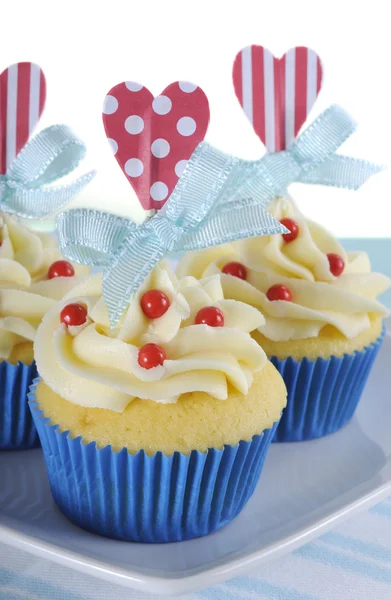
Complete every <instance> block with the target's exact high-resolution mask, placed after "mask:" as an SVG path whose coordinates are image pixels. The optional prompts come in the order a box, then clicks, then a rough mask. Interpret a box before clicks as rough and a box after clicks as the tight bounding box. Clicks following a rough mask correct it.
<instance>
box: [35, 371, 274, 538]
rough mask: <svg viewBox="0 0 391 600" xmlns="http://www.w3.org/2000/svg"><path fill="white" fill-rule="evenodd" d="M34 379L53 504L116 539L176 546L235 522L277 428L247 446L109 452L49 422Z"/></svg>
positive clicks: (78, 522)
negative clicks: (185, 451)
mask: <svg viewBox="0 0 391 600" xmlns="http://www.w3.org/2000/svg"><path fill="white" fill-rule="evenodd" d="M38 382H39V380H36V381H35V382H34V384H33V385H32V387H31V392H30V394H29V399H30V408H31V412H32V415H33V418H34V421H35V424H36V427H37V429H38V433H39V436H40V438H41V444H42V449H43V452H44V456H45V461H46V467H47V471H48V475H49V481H50V486H51V490H52V494H53V497H54V500H55V502H56V504H57V506H58V507H59V509H60V510H61V511H62V512H63V513H64V514H65V515H66V516H67V517H68V518H69V519H70V521H72V522H73V523H74V524H76V525H78V526H80V527H82V528H84V529H87V530H89V531H92V532H94V533H99V534H101V535H104V536H107V537H111V538H116V539H120V540H127V541H134V542H147V543H163V542H179V541H183V540H189V539H192V538H196V537H200V536H203V535H207V534H209V533H211V532H213V531H215V530H217V529H219V528H220V527H223V526H224V525H226V524H227V523H229V522H230V521H232V519H234V518H235V517H236V516H237V515H238V514H239V513H240V511H241V510H242V509H243V507H244V506H245V504H246V503H247V502H248V500H249V499H250V497H251V495H252V494H253V492H254V490H255V487H256V485H257V483H258V479H259V476H260V474H261V471H262V467H263V464H264V461H265V458H266V454H267V451H268V448H269V446H270V443H271V440H272V438H273V436H274V433H275V429H276V426H277V423H276V424H275V425H274V426H273V427H272V428H271V429H268V430H265V431H264V432H263V433H262V434H260V435H255V436H254V437H253V438H252V440H251V441H250V442H245V441H241V442H239V444H238V445H237V446H224V448H223V449H222V450H216V449H210V450H208V451H207V452H206V453H201V452H198V451H193V452H192V453H191V454H190V455H189V456H186V455H184V454H181V453H180V452H175V453H174V454H173V455H172V456H166V455H164V454H163V453H161V452H158V453H156V454H155V455H154V456H148V455H147V454H145V452H144V451H140V452H138V453H137V454H135V455H131V454H130V453H129V452H128V451H127V450H126V449H125V448H124V449H122V450H120V451H119V452H114V451H113V450H112V448H111V446H106V447H105V448H101V449H99V448H97V446H96V444H95V442H93V443H89V444H83V443H82V439H81V437H78V438H74V439H72V438H71V437H70V435H69V432H61V431H60V430H59V427H58V426H57V425H52V424H51V423H50V420H49V419H48V418H45V417H44V415H43V412H42V411H41V410H40V409H39V406H38V403H37V402H36V399H35V389H36V386H37V384H38Z"/></svg>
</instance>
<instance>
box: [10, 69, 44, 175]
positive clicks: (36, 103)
mask: <svg viewBox="0 0 391 600" xmlns="http://www.w3.org/2000/svg"><path fill="white" fill-rule="evenodd" d="M45 99H46V82H45V76H44V74H43V73H42V71H41V69H40V68H39V66H38V65H35V64H34V63H30V62H21V63H17V64H14V65H11V66H10V67H8V69H5V71H3V72H2V73H1V75H0V174H4V173H6V172H7V170H8V169H9V167H10V166H11V163H12V162H13V161H14V159H15V157H16V156H17V155H18V154H19V152H20V151H21V149H22V148H23V146H24V145H25V144H26V142H27V141H28V139H29V138H30V137H31V134H32V132H33V130H34V129H35V127H36V125H37V123H38V121H39V119H40V117H41V114H42V111H43V109H44V105H45Z"/></svg>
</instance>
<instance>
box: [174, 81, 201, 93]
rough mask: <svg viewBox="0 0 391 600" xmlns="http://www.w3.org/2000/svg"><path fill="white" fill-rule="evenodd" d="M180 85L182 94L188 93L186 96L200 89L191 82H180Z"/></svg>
mask: <svg viewBox="0 0 391 600" xmlns="http://www.w3.org/2000/svg"><path fill="white" fill-rule="evenodd" d="M178 85H179V87H180V88H181V90H182V92H186V94H191V93H192V92H194V91H195V90H196V89H197V87H198V86H197V85H195V84H194V83H190V81H178Z"/></svg>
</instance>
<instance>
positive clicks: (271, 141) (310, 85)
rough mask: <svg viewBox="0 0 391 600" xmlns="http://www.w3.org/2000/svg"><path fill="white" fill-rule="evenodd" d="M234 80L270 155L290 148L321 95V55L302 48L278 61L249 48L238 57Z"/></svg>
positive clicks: (237, 91)
mask: <svg viewBox="0 0 391 600" xmlns="http://www.w3.org/2000/svg"><path fill="white" fill-rule="evenodd" d="M232 76H233V82H234V88H235V93H236V95H237V97H238V100H239V102H240V104H241V106H242V108H243V110H244V112H245V114H246V116H247V118H248V119H249V121H250V122H251V124H252V126H253V127H254V130H255V133H256V134H257V136H258V137H259V138H260V139H261V141H262V142H263V143H264V144H265V146H266V149H267V151H268V152H278V151H280V150H285V149H286V148H289V147H290V146H291V145H292V142H293V140H294V139H295V137H296V136H297V134H298V133H299V130H300V128H301V126H302V125H303V124H304V122H305V120H306V119H307V116H308V115H309V113H310V111H311V109H312V107H313V105H314V103H315V100H316V98H317V96H318V94H319V92H320V88H321V85H322V65H321V62H320V59H319V57H318V55H317V54H316V53H315V52H314V51H313V50H311V49H310V48H305V47H303V46H300V47H297V48H292V49H291V50H289V51H288V52H287V53H286V54H284V56H282V57H281V58H276V57H275V56H273V54H272V53H271V52H269V50H267V49H266V48H264V47H263V46H248V47H247V48H243V50H241V51H240V52H239V53H238V54H237V55H236V58H235V61H234V66H233V73H232Z"/></svg>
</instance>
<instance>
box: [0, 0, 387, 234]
mask: <svg viewBox="0 0 391 600" xmlns="http://www.w3.org/2000/svg"><path fill="white" fill-rule="evenodd" d="M387 4H388V2H387V1H386V0H371V2H365V3H364V2H362V3H359V2H358V1H352V2H349V1H347V0H339V1H338V2H337V1H331V0H324V1H323V2H322V1H320V0H311V1H304V0H289V1H287V0H280V1H279V2H278V1H276V0H269V1H268V2H266V1H264V0H258V1H250V0H236V1H235V2H232V0H231V1H229V0H224V1H221V2H220V1H217V0H207V1H205V0H194V1H193V2H189V1H188V0H158V1H154V0H139V1H138V2H137V1H135V0H126V1H125V0H124V1H120V0H103V1H100V0H94V1H92V0H91V1H89V0H78V1H76V0H67V1H63V2H58V1H55V0H50V1H47V0H24V1H21V0H19V1H17V0H14V1H13V2H11V1H10V2H6V1H5V0H3V2H1V8H2V19H1V20H2V25H1V36H0V62H1V66H0V69H1V70H2V69H3V68H6V67H7V66H8V65H9V64H11V63H13V62H17V61H21V60H31V61H34V62H37V63H38V64H39V65H40V66H41V67H42V69H43V71H44V72H45V74H46V77H47V82H48V93H47V102H46V110H45V113H44V116H43V118H42V120H41V122H40V125H39V127H40V128H42V127H44V126H47V125H50V124H54V123H59V122H66V123H68V124H69V125H71V126H72V127H73V128H74V130H75V131H76V132H77V134H78V135H79V136H80V137H81V138H82V139H84V141H85V142H86V143H87V145H88V148H89V159H88V164H86V165H85V167H87V166H95V167H96V168H97V169H98V172H99V174H98V176H97V177H96V179H95V181H94V182H93V183H92V184H91V185H90V187H89V188H88V189H87V190H85V191H84V192H83V193H82V194H81V195H80V197H79V198H78V199H77V200H76V201H75V202H74V204H76V203H77V204H79V205H83V206H94V207H99V208H104V209H106V210H110V211H112V212H117V213H120V214H124V215H130V216H133V217H134V218H136V219H137V220H140V219H141V218H142V216H143V212H142V210H141V208H140V207H139V206H138V203H137V199H136V197H135V195H134V193H133V190H132V189H131V187H130V186H129V184H128V183H127V181H126V179H125V177H124V176H123V174H122V172H121V170H120V168H119V167H118V166H117V163H116V161H115V159H114V158H113V156H112V154H111V152H110V150H109V147H108V144H107V142H106V138H105V135H104V130H103V126H102V120H101V107H102V102H103V99H104V96H105V94H106V92H107V91H108V90H109V89H110V88H111V87H112V86H113V85H115V84H117V83H119V82H120V81H126V80H133V81H139V82H142V83H143V84H145V85H146V86H147V87H149V88H150V89H151V91H152V92H153V93H154V94H156V95H157V94H159V93H160V92H161V91H162V89H164V87H166V85H167V84H168V83H171V82H172V81H176V80H178V79H179V80H190V81H193V82H195V83H197V84H199V85H200V86H201V87H202V88H203V89H204V91H205V92H206V93H207V95H208V97H209V101H210V106H211V123H210V126H209V130H208V133H207V138H206V139H207V140H208V141H210V142H211V143H213V144H215V145H216V146H218V147H219V148H221V149H222V150H225V151H228V152H232V153H235V154H236V155H238V156H241V157H243V158H258V157H259V156H261V154H262V153H263V151H264V150H263V146H262V144H261V143H260V141H259V140H258V138H257V137H256V135H255V133H254V132H253V130H252V128H251V126H250V124H249V123H248V121H247V119H246V117H245V116H244V114H243V113H242V110H241V108H240V106H239V103H238V101H237V99H236V96H235V94H234V92H233V87H232V78H231V70H232V62H233V59H234V57H235V55H236V53H237V52H238V51H239V50H240V49H241V48H242V47H244V46H246V45H249V44H252V43H256V44H262V45H264V46H266V47H268V48H269V49H270V50H271V51H272V52H274V53H275V54H276V55H281V54H283V53H284V52H285V51H286V50H287V49H288V48H290V47H292V46H295V45H308V46H310V47H312V48H313V49H314V50H315V51H317V52H318V54H319V55H320V57H321V59H322V61H323V66H324V71H325V76H324V85H323V90H322V92H321V94H320V97H319V98H318V101H317V103H316V105H315V108H314V110H313V112H312V113H311V117H310V118H311V119H312V118H313V117H314V116H316V115H317V114H318V113H319V112H321V111H322V110H323V109H324V108H326V107H327V106H328V105H329V104H331V103H333V102H337V103H339V104H341V105H342V106H343V107H344V108H346V109H347V110H348V111H349V112H350V113H351V114H352V115H353V116H354V117H355V118H356V120H358V122H359V125H360V126H359V129H358V131H357V133H356V134H354V136H352V138H351V139H350V140H349V141H348V142H347V143H346V144H345V145H344V147H343V152H344V153H349V154H351V155H353V156H357V157H362V158H366V159H369V160H372V161H377V162H381V163H389V162H391V161H390V154H391V153H390V137H391V118H390V114H391V85H390V82H391V70H390V58H391V56H390V55H391V52H390V47H391V41H390V32H389V20H388V17H387V13H386V6H387ZM390 183H391V179H390V173H389V172H386V173H382V174H380V175H378V176H376V177H375V178H373V179H372V180H370V181H369V182H368V183H367V184H365V186H364V187H363V188H362V189H361V190H360V191H358V192H349V191H342V190H334V189H333V188H321V187H314V186H312V187H309V186H304V185H295V186H292V188H291V191H292V192H293V194H294V196H295V198H296V199H297V201H298V202H299V205H300V206H301V208H302V210H303V211H304V212H305V213H306V214H307V215H308V216H311V217H312V218H314V219H315V220H318V221H319V222H322V223H323V224H324V225H326V226H327V227H329V228H330V229H331V230H332V231H334V232H335V233H336V234H338V235H342V236H379V237H381V236H390V235H391V208H390V207H391V193H390Z"/></svg>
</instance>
